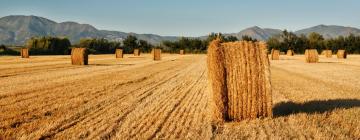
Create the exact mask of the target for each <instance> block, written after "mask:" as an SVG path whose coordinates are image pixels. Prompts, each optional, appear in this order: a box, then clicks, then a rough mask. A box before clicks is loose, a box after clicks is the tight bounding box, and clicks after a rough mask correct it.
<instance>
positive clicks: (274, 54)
mask: <svg viewBox="0 0 360 140" xmlns="http://www.w3.org/2000/svg"><path fill="white" fill-rule="evenodd" d="M271 60H280V50H275V49H272V50H271Z"/></svg>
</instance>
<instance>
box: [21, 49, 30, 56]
mask: <svg viewBox="0 0 360 140" xmlns="http://www.w3.org/2000/svg"><path fill="white" fill-rule="evenodd" d="M20 55H21V58H29V49H28V48H21V50H20Z"/></svg>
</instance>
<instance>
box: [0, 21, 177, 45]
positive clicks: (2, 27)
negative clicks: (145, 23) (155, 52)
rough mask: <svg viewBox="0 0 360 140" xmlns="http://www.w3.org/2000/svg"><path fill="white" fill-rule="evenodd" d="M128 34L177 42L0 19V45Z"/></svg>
mask: <svg viewBox="0 0 360 140" xmlns="http://www.w3.org/2000/svg"><path fill="white" fill-rule="evenodd" d="M129 34H132V35H134V36H136V37H137V38H138V39H142V40H146V41H149V42H151V43H153V44H155V43H159V42H161V41H163V40H177V39H178V38H177V37H171V36H159V35H155V34H136V33H125V32H118V31H106V30H98V29H96V28H95V27H93V26H91V25H89V24H79V23H76V22H62V23H57V22H55V21H52V20H49V19H46V18H42V17H37V16H6V17H2V18H0V44H14V45H22V44H24V43H25V41H26V40H27V39H29V38H31V37H36V36H60V37H68V38H69V39H70V41H71V42H72V43H76V42H78V41H79V40H80V38H106V39H109V40H118V41H121V40H123V39H124V38H126V37H127V36H128V35H129Z"/></svg>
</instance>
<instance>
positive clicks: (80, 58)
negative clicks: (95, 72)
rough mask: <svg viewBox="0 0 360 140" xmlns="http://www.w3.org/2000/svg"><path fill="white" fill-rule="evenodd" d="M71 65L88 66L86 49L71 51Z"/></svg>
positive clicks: (73, 49)
mask: <svg viewBox="0 0 360 140" xmlns="http://www.w3.org/2000/svg"><path fill="white" fill-rule="evenodd" d="M71 64H73V65H88V52H87V50H86V48H72V49H71Z"/></svg>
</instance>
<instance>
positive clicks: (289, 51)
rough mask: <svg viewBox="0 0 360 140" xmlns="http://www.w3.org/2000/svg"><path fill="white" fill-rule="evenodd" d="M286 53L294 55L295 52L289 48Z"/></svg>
mask: <svg viewBox="0 0 360 140" xmlns="http://www.w3.org/2000/svg"><path fill="white" fill-rule="evenodd" d="M286 55H287V56H294V55H295V53H294V51H293V50H287V52H286Z"/></svg>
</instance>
